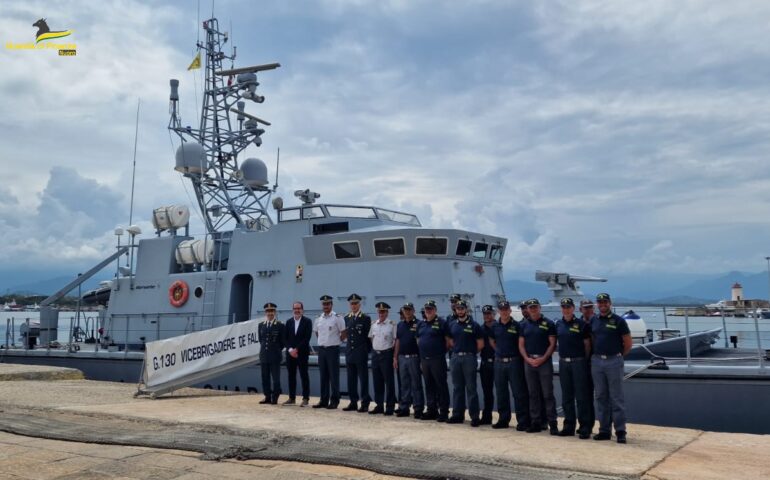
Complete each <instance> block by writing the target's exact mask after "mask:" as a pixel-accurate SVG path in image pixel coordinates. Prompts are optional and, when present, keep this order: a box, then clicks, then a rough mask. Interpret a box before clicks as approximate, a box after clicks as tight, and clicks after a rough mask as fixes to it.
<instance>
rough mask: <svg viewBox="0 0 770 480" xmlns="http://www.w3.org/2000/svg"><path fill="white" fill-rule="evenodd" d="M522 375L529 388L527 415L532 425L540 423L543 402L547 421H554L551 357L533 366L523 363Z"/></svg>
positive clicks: (554, 405) (554, 403)
mask: <svg viewBox="0 0 770 480" xmlns="http://www.w3.org/2000/svg"><path fill="white" fill-rule="evenodd" d="M524 375H525V376H526V378H527V389H528V390H529V415H530V417H532V423H533V424H534V425H541V424H542V423H543V421H544V420H545V419H544V418H541V414H542V413H541V412H542V406H543V403H544V404H545V415H546V418H547V419H548V422H549V423H552V422H555V421H556V399H555V398H554V396H553V363H552V362H551V359H550V358H549V359H548V360H546V361H545V363H543V364H542V365H540V366H539V367H537V368H535V367H532V366H530V365H529V364H528V363H525V364H524Z"/></svg>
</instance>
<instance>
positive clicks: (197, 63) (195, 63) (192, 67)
mask: <svg viewBox="0 0 770 480" xmlns="http://www.w3.org/2000/svg"><path fill="white" fill-rule="evenodd" d="M196 68H201V52H198V54H197V55H195V58H193V61H192V63H191V64H190V66H189V67H187V70H195V69H196Z"/></svg>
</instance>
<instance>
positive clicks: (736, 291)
mask: <svg viewBox="0 0 770 480" xmlns="http://www.w3.org/2000/svg"><path fill="white" fill-rule="evenodd" d="M732 291H733V299H732V300H733V302H740V301H741V300H743V287H742V286H741V284H740V283H738V282H735V283H734V284H733V289H732Z"/></svg>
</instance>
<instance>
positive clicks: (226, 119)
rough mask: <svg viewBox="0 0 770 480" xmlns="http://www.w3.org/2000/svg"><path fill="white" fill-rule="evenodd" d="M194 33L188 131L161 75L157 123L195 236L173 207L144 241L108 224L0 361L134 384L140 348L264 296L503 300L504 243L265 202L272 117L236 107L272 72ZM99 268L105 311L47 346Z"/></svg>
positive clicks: (239, 313)
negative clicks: (195, 76)
mask: <svg viewBox="0 0 770 480" xmlns="http://www.w3.org/2000/svg"><path fill="white" fill-rule="evenodd" d="M202 26H203V30H204V31H205V41H203V42H200V43H198V49H199V51H200V52H201V53H203V54H204V55H205V67H204V68H205V87H204V92H203V104H202V111H201V114H200V122H199V125H198V127H197V128H193V127H191V126H188V125H187V124H185V123H184V122H183V120H182V118H181V115H180V108H179V81H178V80H176V79H172V80H171V81H170V96H169V101H170V104H169V110H170V117H171V118H170V121H169V125H168V128H169V129H170V131H171V132H173V133H174V134H175V135H176V136H177V138H178V140H179V145H178V148H177V149H176V158H175V166H174V168H175V169H176V170H177V171H178V172H179V173H180V174H181V175H182V176H183V177H184V178H185V179H186V180H187V181H189V182H190V183H191V185H192V188H193V190H194V192H195V196H196V199H197V205H196V207H197V208H198V210H199V212H200V215H201V217H202V219H203V223H204V225H205V230H206V233H205V235H203V236H202V237H199V238H196V237H194V236H191V235H189V219H190V209H189V208H188V207H186V206H183V205H173V206H166V207H160V208H157V209H155V210H154V211H153V212H152V213H153V215H152V221H153V225H154V227H155V232H154V235H152V236H151V238H145V237H142V232H141V229H140V228H138V227H137V226H129V227H128V228H126V229H122V228H119V229H117V230H116V231H115V234H116V237H117V239H118V245H117V247H118V248H117V250H116V251H115V253H114V254H113V255H111V256H109V257H107V258H105V259H104V260H103V261H102V262H100V263H99V264H98V265H96V266H95V267H94V268H92V269H91V270H90V271H88V272H86V273H84V274H83V275H81V276H80V277H78V279H76V280H75V281H73V282H72V283H70V284H69V285H66V286H65V287H63V288H62V289H61V290H60V291H59V292H57V293H56V294H54V295H52V296H51V297H49V298H47V299H46V300H45V301H43V302H42V303H41V304H40V323H41V325H40V340H41V341H40V345H41V346H42V347H43V348H37V349H32V350H13V349H6V351H5V353H4V355H2V356H0V359H1V361H6V362H23V363H39V364H50V365H63V366H70V367H74V368H78V369H80V370H82V371H83V372H84V374H85V375H86V377H88V378H91V379H98V380H112V381H124V382H136V381H137V380H138V379H139V376H140V369H141V364H142V360H143V353H142V351H143V348H144V344H145V343H146V342H150V341H153V340H158V339H163V338H168V337H173V336H177V335H181V334H185V333H190V332H193V331H200V330H205V329H209V328H213V327H219V326H222V325H226V324H230V323H233V322H241V321H245V320H248V319H252V318H255V316H257V315H258V314H260V312H259V309H260V308H261V306H262V304H263V303H265V302H267V301H271V302H274V303H276V304H277V305H278V318H279V319H285V318H288V317H289V316H291V314H292V313H291V306H292V302H294V301H302V302H303V303H304V304H305V307H306V315H308V316H311V317H313V316H315V315H316V314H318V313H320V302H319V301H318V299H319V297H320V296H321V295H323V294H330V295H333V297H334V298H335V303H336V305H335V308H336V309H337V311H343V310H347V302H346V301H345V300H346V298H347V296H348V295H349V294H350V293H352V292H356V293H358V294H359V295H361V297H363V308H364V309H367V308H368V309H370V310H371V309H373V308H374V305H375V303H376V302H379V301H385V302H387V303H389V304H391V305H394V306H399V305H401V304H403V303H405V302H413V303H414V304H415V305H422V304H424V303H425V302H426V301H427V300H429V299H431V300H435V301H436V302H437V304H438V306H439V309H440V311H442V312H444V313H446V312H449V310H450V307H449V302H448V299H449V295H450V294H452V293H459V294H460V295H461V296H462V298H463V299H465V300H466V301H467V302H468V304H469V305H470V306H471V308H472V311H473V312H475V313H476V314H477V315H476V316H477V318H481V315H480V308H481V306H483V305H484V304H488V303H493V304H496V302H497V301H499V300H500V299H502V298H503V284H502V278H503V272H502V261H503V257H504V254H505V248H506V239H505V238H502V237H498V236H495V235H490V234H488V233H480V232H472V231H466V230H460V229H451V228H449V229H448V228H427V227H424V226H423V225H422V224H421V222H420V220H419V219H418V218H417V217H416V216H415V215H413V214H410V213H406V212H401V211H397V210H393V209H388V208H381V207H379V206H362V205H347V204H337V203H320V202H319V198H321V194H319V193H317V192H314V191H312V190H310V189H305V190H299V191H296V192H294V196H295V197H296V198H297V199H298V201H297V203H296V204H295V205H284V201H283V199H281V198H280V197H275V198H274V194H275V193H276V190H277V187H278V185H277V183H278V182H277V179H278V175H277V168H278V162H276V174H275V177H274V181H273V182H271V181H270V179H269V178H268V167H267V165H266V164H265V162H263V161H262V160H260V159H258V158H256V157H255V156H252V153H251V152H253V151H255V150H256V149H258V148H259V147H261V146H262V136H263V134H264V133H265V127H268V126H270V122H269V121H267V120H265V119H262V118H260V117H258V116H256V115H255V114H254V113H255V112H252V111H247V110H249V109H250V108H252V107H258V106H259V105H260V104H262V103H263V102H264V101H265V97H264V96H263V95H262V94H261V92H259V91H258V87H259V85H260V83H259V82H258V75H262V74H265V73H266V72H270V71H274V70H275V69H277V68H279V67H280V64H278V63H269V64H263V65H255V66H246V67H236V66H235V65H234V62H235V57H236V51H235V48H233V49H232V50H231V51H230V52H226V51H225V50H224V45H225V42H227V34H226V33H224V32H223V31H221V30H220V27H219V22H218V21H217V19H216V18H211V19H209V20H207V21H205V22H203V25H202ZM225 63H229V64H230V65H229V68H226V66H225ZM260 80H261V79H260ZM247 104H248V105H249V108H247ZM287 203H288V202H287ZM271 208H272V210H271ZM126 235H127V236H128V242H123V243H122V244H121V242H120V239H121V238H124V237H125V236H126ZM124 256H126V257H127V261H126V262H125V266H122V265H120V263H123V262H118V260H120V259H122V258H123V257H124ZM109 265H113V267H112V268H114V271H115V274H114V278H113V279H112V280H111V281H110V282H109V283H105V284H102V285H101V286H100V288H99V289H97V290H95V291H90V292H87V294H86V299H87V300H91V301H93V302H95V303H97V304H101V305H103V307H102V309H101V311H100V312H99V317H98V325H99V328H98V331H97V332H96V333H94V334H93V338H91V339H85V340H84V341H82V342H81V341H77V340H78V339H80V338H81V337H83V336H81V335H78V336H74V337H73V336H72V335H70V342H69V347H68V348H64V349H54V348H50V346H51V344H52V343H51V342H53V341H55V340H56V339H57V335H58V331H57V330H58V329H59V316H58V310H56V309H55V308H54V304H55V302H56V301H57V300H58V299H60V298H61V297H62V296H63V295H65V294H66V293H67V292H69V291H72V290H73V289H75V288H76V287H78V285H80V284H82V283H83V282H84V281H86V280H87V279H88V278H90V277H91V276H93V275H94V274H95V273H97V272H98V271H99V270H101V269H103V268H106V267H107V266H109ZM89 340H90V342H91V343H88V342H89ZM65 347H66V346H65ZM311 362H312V360H311ZM343 365H344V363H343ZM314 382H317V379H314ZM344 384H345V382H344V369H343V380H342V385H344ZM257 385H259V373H258V371H257V370H256V369H253V368H245V369H242V370H238V371H235V372H232V373H230V374H227V375H224V376H222V377H219V378H214V379H212V380H209V381H207V382H206V383H205V384H203V385H202V386H208V387H211V388H220V389H224V390H239V391H247V390H248V391H256V390H257V388H256V387H257Z"/></svg>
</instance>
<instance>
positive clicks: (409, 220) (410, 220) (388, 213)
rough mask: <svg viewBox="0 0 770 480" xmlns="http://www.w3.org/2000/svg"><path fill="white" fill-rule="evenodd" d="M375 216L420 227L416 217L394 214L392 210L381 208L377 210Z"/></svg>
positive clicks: (399, 213) (406, 214)
mask: <svg viewBox="0 0 770 480" xmlns="http://www.w3.org/2000/svg"><path fill="white" fill-rule="evenodd" d="M377 215H379V217H380V218H381V219H383V220H390V221H393V222H398V223H405V224H407V225H414V226H416V227H419V226H420V221H419V220H418V219H417V217H416V216H414V215H411V214H409V213H402V212H394V211H393V210H385V209H383V208H378V209H377Z"/></svg>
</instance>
